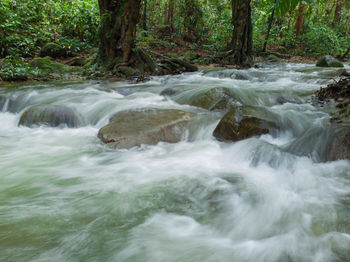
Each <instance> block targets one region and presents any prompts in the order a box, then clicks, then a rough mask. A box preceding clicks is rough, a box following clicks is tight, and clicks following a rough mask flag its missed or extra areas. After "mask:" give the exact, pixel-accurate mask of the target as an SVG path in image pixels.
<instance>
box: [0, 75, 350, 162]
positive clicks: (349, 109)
mask: <svg viewBox="0 0 350 262" xmlns="http://www.w3.org/2000/svg"><path fill="white" fill-rule="evenodd" d="M161 95H163V96H167V97H171V99H173V100H174V101H176V102H177V103H179V104H187V105H191V106H196V107H199V108H202V109H205V110H209V111H221V112H222V113H223V114H224V115H223V117H222V119H221V120H220V121H219V123H218V125H217V126H216V128H215V130H214V132H213V136H214V137H215V138H216V139H217V140H219V141H224V142H229V141H239V140H243V139H247V138H250V137H253V136H260V135H263V134H267V133H272V132H274V131H275V130H278V129H279V122H278V117H277V116H274V115H273V114H272V113H271V112H266V109H264V108H263V107H257V106H244V105H242V104H241V103H240V102H241V101H240V99H239V97H237V96H236V95H235V94H234V93H232V91H230V89H227V88H211V89H204V90H200V91H198V92H197V93H195V94H193V95H181V92H179V91H178V90H177V89H172V88H167V89H165V90H163V91H162V93H161ZM315 97H316V98H317V103H324V102H327V101H329V100H334V101H335V102H336V111H335V113H334V114H333V115H334V118H333V120H334V121H333V124H332V126H331V127H330V130H331V133H332V142H331V143H329V146H328V148H327V150H328V153H327V160H336V159H350V118H349V114H350V77H347V78H342V79H341V80H339V81H338V82H337V83H334V84H331V85H329V86H328V87H326V88H321V90H319V91H318V92H317V93H316V96H315ZM285 102H290V100H288V99H286V98H283V97H278V98H277V99H276V104H283V103H285ZM1 103H2V102H1V99H0V104H1ZM0 106H1V105H0ZM196 118H197V115H196V113H193V112H192V113H191V112H187V111H183V110H177V109H156V108H139V109H137V110H129V111H122V112H118V113H117V114H115V115H114V116H112V117H111V118H110V120H109V123H108V124H107V125H106V126H104V127H102V128H101V129H100V130H99V132H98V137H99V138H100V139H101V140H102V142H104V143H106V144H108V145H110V146H112V147H114V148H124V149H129V148H132V147H135V146H140V145H142V144H150V145H154V144H157V143H159V142H168V143H176V142H179V141H181V140H182V139H183V138H184V135H185V133H186V130H188V126H189V125H190V124H191V123H193V122H194V121H195V120H196ZM81 124H82V121H81V117H80V116H79V115H78V114H77V113H76V112H75V111H74V110H72V109H70V108H68V107H66V106H58V105H35V106H32V107H30V108H28V109H27V110H26V111H25V112H24V113H23V114H22V116H21V119H20V121H19V125H24V126H29V127H31V126H35V125H48V126H54V127H55V126H61V125H64V126H68V127H77V126H79V125H81Z"/></svg>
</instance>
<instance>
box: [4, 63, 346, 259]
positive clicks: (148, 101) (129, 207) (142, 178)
mask: <svg viewBox="0 0 350 262" xmlns="http://www.w3.org/2000/svg"><path fill="white" fill-rule="evenodd" d="M348 69H349V68H348ZM331 71H334V69H319V68H316V67H315V66H313V65H302V64H279V65H264V66H263V68H260V69H254V68H253V69H249V70H242V71H237V70H233V69H225V70H223V69H220V70H219V69H216V70H214V69H213V70H203V71H200V72H196V73H186V74H182V75H177V76H163V77H154V78H152V79H151V81H149V82H145V83H138V84H131V83H128V82H105V81H84V82H52V83H44V84H21V85H18V86H17V87H14V88H3V89H0V95H2V96H3V97H5V98H6V102H5V103H4V104H3V105H2V108H0V110H2V111H1V112H0V123H1V124H0V145H1V146H0V181H1V182H0V261H8V262H22V261H23V262H29V261H31V262H44V261H45V262H46V261H67V262H70V261H72V262H73V261H74V262H75V261H76V262H80V261H84V262H93V261H94V262H95V261H96V262H102V261H103V262H104V261H106V262H110V261H118V262H119V261H130V262H131V261H135V262H136V261H139V262H149V261H152V262H158V261H159V262H163V261H170V262H172V261H174V262H175V261H176V262H204V261H208V262H209V261H210V262H225V261H238V262H241V261H254V262H257V261H266V262H274V261H276V262H281V261H282V262H284V261H318V262H321V261H322V262H323V261H324V262H330V261H350V163H349V161H345V160H340V161H333V162H323V161H320V160H321V159H322V150H321V149H322V145H323V144H324V143H325V137H324V136H323V135H319V132H318V131H319V130H320V129H322V127H324V126H326V125H327V124H328V123H329V121H328V120H329V118H330V116H329V115H328V114H327V113H325V112H323V111H321V110H320V109H319V108H318V107H316V106H314V105H312V103H310V102H311V95H312V93H313V92H315V91H316V90H318V89H319V88H320V86H321V85H323V84H324V83H325V82H326V81H329V80H330V79H331V77H329V76H327V73H329V72H331ZM214 87H225V88H230V89H231V90H233V91H234V93H235V94H237V97H239V99H240V102H241V103H242V104H246V105H258V106H260V107H263V108H265V109H266V110H267V111H269V112H271V113H272V114H274V115H277V116H278V117H279V120H280V125H281V129H280V131H278V132H276V133H274V134H268V135H262V136H260V137H253V138H250V139H246V140H243V141H240V142H235V143H223V142H219V141H217V140H216V139H215V138H214V137H213V136H212V133H213V130H214V129H215V126H216V125H217V123H218V122H219V120H220V118H221V117H222V116H223V113H222V112H209V111H206V110H203V109H200V108H196V107H193V106H189V105H181V104H179V103H177V102H176V100H174V99H172V98H169V97H164V96H161V95H160V93H161V92H162V91H163V90H164V89H166V88H173V89H175V90H180V91H181V93H180V95H181V96H183V95H191V94H194V93H195V92H198V90H202V89H210V88H214ZM281 96H283V97H285V98H288V99H289V100H288V101H287V103H283V104H280V103H277V102H276V101H278V99H279V97H281ZM294 102H296V103H294ZM35 104H56V105H66V106H69V107H71V108H73V109H74V110H76V111H77V112H79V114H80V115H81V117H82V121H83V124H82V126H81V127H78V128H62V127H60V128H51V127H44V126H41V127H35V128H28V127H22V126H20V127H19V126H18V121H19V118H20V116H21V113H22V112H23V111H24V110H25V109H26V108H28V107H29V106H30V105H35ZM135 108H172V109H181V110H185V111H189V112H194V113H196V114H197V115H198V116H199V118H200V121H197V122H198V123H197V124H196V126H195V127H193V126H192V128H191V130H188V132H187V133H186V135H185V136H184V137H183V139H182V141H181V142H179V143H176V144H169V143H163V142H161V143H159V144H157V145H155V146H153V145H152V146H151V145H142V146H141V147H135V148H132V149H130V150H125V149H117V150H116V149H112V148H110V147H108V146H106V145H104V144H103V143H102V142H101V141H100V140H99V139H98V138H97V133H98V130H99V129H100V128H101V127H103V126H104V125H106V124H107V123H108V119H109V118H110V117H111V116H112V115H113V114H115V113H116V112H120V111H123V110H128V109H135ZM320 152H321V153H320Z"/></svg>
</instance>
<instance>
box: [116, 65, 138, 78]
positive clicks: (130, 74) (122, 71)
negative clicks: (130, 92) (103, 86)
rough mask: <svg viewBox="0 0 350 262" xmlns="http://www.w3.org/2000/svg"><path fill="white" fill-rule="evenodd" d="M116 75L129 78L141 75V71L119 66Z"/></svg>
mask: <svg viewBox="0 0 350 262" xmlns="http://www.w3.org/2000/svg"><path fill="white" fill-rule="evenodd" d="M114 73H119V74H121V75H123V76H125V77H127V78H130V77H133V76H138V75H140V72H139V71H137V70H136V69H134V68H132V67H130V66H119V67H118V68H117V69H116V70H115V71H114Z"/></svg>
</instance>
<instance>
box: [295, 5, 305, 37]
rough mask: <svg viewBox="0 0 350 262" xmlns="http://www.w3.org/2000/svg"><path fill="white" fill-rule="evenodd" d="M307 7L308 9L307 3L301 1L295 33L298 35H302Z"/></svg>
mask: <svg viewBox="0 0 350 262" xmlns="http://www.w3.org/2000/svg"><path fill="white" fill-rule="evenodd" d="M305 9H306V6H305V4H303V3H300V4H299V9H298V18H297V21H296V22H295V35H296V37H298V36H299V35H300V32H301V28H302V27H303V24H304V19H305Z"/></svg>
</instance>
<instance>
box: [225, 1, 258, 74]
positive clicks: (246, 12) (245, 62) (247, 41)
mask: <svg viewBox="0 0 350 262" xmlns="http://www.w3.org/2000/svg"><path fill="white" fill-rule="evenodd" d="M232 23H233V35H232V42H231V49H232V51H231V52H230V57H229V62H231V63H233V64H236V65H239V66H245V67H247V66H250V65H251V52H252V47H253V41H252V31H253V30H252V21H251V7H250V0H232Z"/></svg>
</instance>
